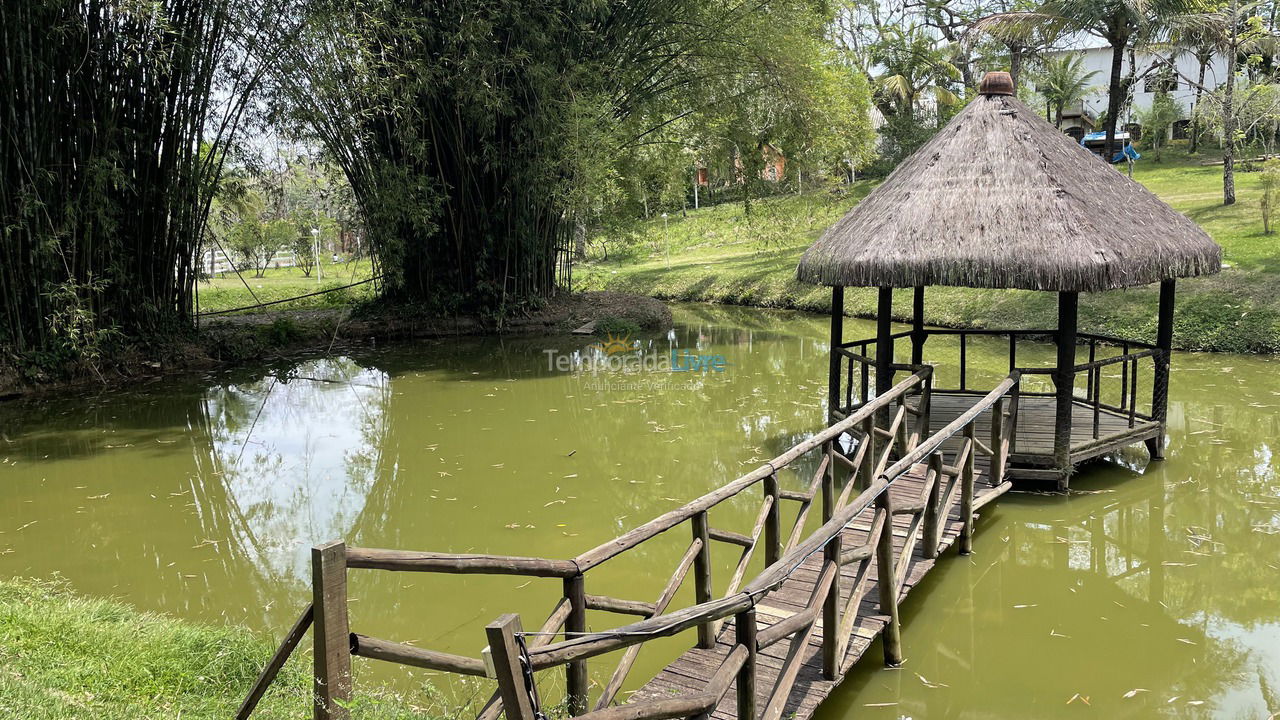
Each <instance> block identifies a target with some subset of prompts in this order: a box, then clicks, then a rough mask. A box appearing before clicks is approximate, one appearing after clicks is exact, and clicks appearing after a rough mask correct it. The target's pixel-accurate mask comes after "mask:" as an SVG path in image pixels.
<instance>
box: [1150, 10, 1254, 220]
mask: <svg viewBox="0 0 1280 720" xmlns="http://www.w3.org/2000/svg"><path fill="white" fill-rule="evenodd" d="M1258 6H1259V4H1258V3H1253V2H1251V3H1243V4H1242V3H1241V2H1240V0H1229V1H1228V2H1225V3H1213V4H1212V6H1211V9H1210V10H1208V11H1204V12H1193V13H1184V14H1180V15H1176V16H1173V17H1172V18H1170V25H1171V26H1172V28H1173V30H1172V35H1173V36H1174V37H1175V38H1183V39H1184V41H1186V42H1193V43H1195V44H1196V45H1197V46H1201V47H1204V48H1206V49H1207V48H1213V49H1214V50H1215V51H1217V52H1221V53H1222V54H1223V55H1225V56H1226V58H1227V77H1226V82H1224V83H1223V85H1222V91H1221V93H1215V94H1214V97H1215V98H1216V99H1217V100H1218V104H1219V107H1218V112H1219V113H1220V118H1221V128H1222V204H1223V205H1232V204H1234V203H1235V201H1236V176H1235V151H1236V145H1237V144H1238V143H1239V141H1240V139H1241V135H1240V133H1239V132H1238V130H1239V127H1238V126H1239V120H1238V117H1237V107H1238V104H1237V102H1236V75H1237V74H1238V73H1239V71H1240V58H1241V57H1242V56H1247V55H1249V54H1250V53H1253V52H1256V51H1258V50H1260V49H1262V48H1264V47H1268V46H1270V45H1272V44H1274V42H1275V40H1276V36H1275V35H1274V33H1273V32H1272V31H1271V30H1270V29H1268V28H1267V27H1266V26H1265V25H1264V24H1263V22H1262V18H1261V17H1259V16H1258V15H1256V13H1255V11H1256V10H1257V9H1258ZM1197 87H1198V88H1199V89H1201V90H1203V89H1204V83H1203V82H1200V83H1198V84H1197ZM1198 105H1199V104H1198V103H1197V110H1198V109H1199V107H1198Z"/></svg>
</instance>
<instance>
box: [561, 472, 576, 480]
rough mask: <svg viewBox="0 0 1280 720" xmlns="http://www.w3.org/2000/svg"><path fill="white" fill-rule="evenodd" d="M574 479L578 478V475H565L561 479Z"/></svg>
mask: <svg viewBox="0 0 1280 720" xmlns="http://www.w3.org/2000/svg"><path fill="white" fill-rule="evenodd" d="M576 477H578V473H571V474H569V475H565V476H564V478H563V479H564V480H569V479H570V478H576Z"/></svg>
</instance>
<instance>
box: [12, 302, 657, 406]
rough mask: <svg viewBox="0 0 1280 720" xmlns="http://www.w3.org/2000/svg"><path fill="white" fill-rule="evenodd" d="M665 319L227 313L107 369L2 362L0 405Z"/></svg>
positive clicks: (629, 306) (635, 309)
mask: <svg viewBox="0 0 1280 720" xmlns="http://www.w3.org/2000/svg"><path fill="white" fill-rule="evenodd" d="M670 322H671V311H670V309H669V308H668V307H667V306H666V304H665V303H663V302H662V301H661V300H657V299H654V298H651V297H646V296H638V295H634V294H631V293H619V292H612V291H604V292H573V293H566V294H562V295H559V296H556V297H553V298H550V299H549V300H547V302H546V304H545V305H544V306H543V307H541V308H539V309H537V310H531V311H528V312H524V313H521V314H520V315H517V316H513V317H509V318H506V319H505V320H504V322H503V323H502V324H501V325H500V326H496V325H494V324H493V323H492V322H491V321H486V320H485V319H483V318H481V317H479V316H474V315H466V316H453V317H439V316H429V315H426V314H424V313H418V312H414V311H413V310H412V309H406V308H402V307H391V306H379V307H375V308H374V309H372V310H370V311H367V312H366V311H357V310H355V309H353V308H349V307H348V308H324V309H305V310H279V311H275V312H264V313H252V314H243V315H226V316H222V317H219V318H217V319H215V320H206V321H205V322H203V323H201V326H200V327H198V328H194V327H193V328H192V330H191V333H190V334H189V335H187V336H185V337H178V338H170V339H166V340H164V341H162V342H158V343H156V344H155V345H154V347H153V348H151V349H150V350H148V349H145V348H128V349H127V350H126V351H125V352H123V353H122V354H121V355H120V356H119V357H117V358H115V359H114V360H113V361H112V362H111V363H110V364H109V365H108V366H107V367H105V368H100V369H89V368H81V369H80V370H79V371H78V372H76V373H74V374H71V375H69V376H67V377H62V378H47V379H39V378H37V379H35V380H34V381H33V380H31V379H26V378H23V377H22V374H21V373H20V371H19V370H18V369H17V368H16V367H14V366H13V365H6V364H4V363H3V361H0V402H5V401H15V400H24V399H31V398H36V397H43V396H47V395H56V394H60V393H66V392H75V391H78V390H84V389H86V388H92V389H95V390H103V389H110V388H114V387H121V386H127V385H136V384H140V383H145V382H154V381H156V380H159V379H161V378H164V377H169V376H175V375H181V374H183V373H189V372H197V371H202V370H210V369H215V368H216V369H229V368H234V367H236V366H239V365H246V364H249V363H252V362H256V361H260V360H263V359H265V358H269V357H281V358H283V357H289V356H294V355H302V354H307V353H314V352H331V351H333V350H335V349H338V348H345V347H352V346H354V345H362V344H365V343H372V342H408V341H413V340H423V339H432V338H447V337H478V336H487V335H493V336H519V335H532V334H538V333H546V334H568V333H570V332H572V331H573V330H575V329H577V328H579V327H581V326H582V325H585V324H587V323H600V324H601V325H602V326H604V325H608V324H610V323H614V324H620V325H621V326H634V327H636V328H641V329H652V328H655V327H658V326H665V325H668V324H669V323H670ZM602 329H603V328H602Z"/></svg>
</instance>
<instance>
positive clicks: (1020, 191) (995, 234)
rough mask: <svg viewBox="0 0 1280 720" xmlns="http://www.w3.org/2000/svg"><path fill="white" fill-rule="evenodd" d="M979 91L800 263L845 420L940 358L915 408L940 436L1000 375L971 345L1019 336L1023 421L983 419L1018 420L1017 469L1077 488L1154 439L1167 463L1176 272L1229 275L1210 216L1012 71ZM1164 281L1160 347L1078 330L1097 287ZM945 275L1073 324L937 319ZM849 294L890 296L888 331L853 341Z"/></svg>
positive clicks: (1011, 361) (983, 424)
mask: <svg viewBox="0 0 1280 720" xmlns="http://www.w3.org/2000/svg"><path fill="white" fill-rule="evenodd" d="M979 92H980V96H979V97H977V98H975V99H974V100H973V102H971V103H970V104H969V106H968V107H966V108H965V109H964V110H962V111H961V112H960V113H959V114H958V115H957V116H956V117H955V118H954V119H953V120H952V121H951V122H950V123H949V124H948V125H947V127H945V128H944V129H943V130H942V131H940V132H939V133H938V135H937V136H935V138H934V139H933V140H931V141H930V142H929V143H927V144H926V145H925V146H924V147H922V148H921V149H920V150H918V151H916V152H915V153H914V154H913V155H911V156H910V157H909V158H907V159H906V160H905V161H903V163H902V164H901V165H899V166H898V168H897V169H896V170H895V171H894V172H893V174H891V175H890V176H889V177H888V178H887V179H886V180H885V182H884V183H882V184H881V185H880V186H879V187H878V188H876V189H875V190H874V191H873V192H872V193H871V194H869V195H868V196H867V197H866V199H864V200H863V201H862V202H861V203H859V204H858V206H857V207H855V208H854V209H853V210H852V211H850V212H849V214H848V215H846V216H845V217H844V218H843V219H842V220H841V221H840V222H838V223H836V224H835V225H834V226H832V227H831V228H830V229H828V230H827V232H826V233H825V234H823V236H822V237H821V238H820V239H819V240H818V241H817V242H816V243H815V244H814V245H813V246H812V247H811V248H809V249H808V250H807V251H806V252H805V254H804V257H803V258H802V259H801V261H800V266H799V269H798V273H797V274H798V277H799V278H800V279H801V280H804V281H808V282H813V283H817V284H822V285H829V286H830V287H831V288H832V304H831V307H832V313H831V347H832V350H831V366H830V377H829V387H830V390H829V408H830V416H831V419H832V420H833V421H834V420H838V419H840V418H843V417H847V416H848V415H849V414H850V413H852V412H853V411H855V410H856V409H857V408H859V407H861V406H862V405H863V404H864V403H866V402H867V401H869V400H871V399H873V398H874V397H876V395H877V394H878V393H884V392H886V391H887V390H888V389H889V388H891V387H892V386H893V383H894V376H895V374H897V373H902V372H914V371H916V370H918V369H920V368H921V367H923V366H925V361H926V357H927V358H928V360H929V361H930V363H929V365H928V366H929V367H930V368H932V376H931V382H930V387H929V388H928V392H923V391H922V392H921V394H920V395H919V397H918V398H916V399H915V401H914V402H913V403H912V404H910V405H909V406H908V407H907V408H906V412H908V413H911V414H916V415H918V414H920V413H928V416H929V421H930V428H931V431H936V430H938V429H939V428H942V427H944V426H945V425H947V424H948V423H949V422H951V421H953V420H955V419H956V418H958V417H960V416H962V415H963V414H964V413H965V412H966V411H967V410H969V408H971V407H972V406H973V405H974V404H975V403H976V402H977V401H978V399H980V398H981V397H982V396H984V395H985V394H986V392H987V391H988V390H989V389H990V388H991V387H993V386H994V385H995V382H996V380H995V376H993V375H992V374H991V373H990V372H986V373H984V372H983V370H984V369H983V368H977V367H974V366H973V365H972V363H971V362H970V359H971V353H970V352H969V351H970V349H971V346H974V345H977V344H982V345H989V344H990V343H993V342H998V343H1001V344H1002V345H1003V344H1007V352H1008V363H1007V366H1006V367H1004V368H1002V370H1003V371H1004V372H1007V373H1009V374H1016V375H1017V377H1018V378H1020V384H1019V397H1018V402H1017V403H1016V417H1009V418H992V417H980V418H979V420H978V423H979V428H978V434H979V436H980V437H993V436H992V435H986V434H985V433H987V432H989V431H990V429H991V425H992V423H993V422H996V423H1002V422H1006V421H1007V422H1016V423H1017V425H1016V432H1015V433H1014V440H1013V447H1012V448H1011V453H1010V461H1009V467H1008V468H1007V469H1006V472H1005V474H1004V477H1006V478H1008V479H1012V480H1019V479H1021V480H1039V481H1050V482H1053V483H1056V484H1057V486H1058V488H1059V489H1066V487H1067V484H1068V480H1069V478H1070V476H1071V473H1072V471H1073V469H1074V468H1075V467H1076V466H1078V465H1079V464H1080V463H1082V462H1085V461H1087V460H1090V459H1093V458H1098V457H1101V456H1103V455H1106V454H1108V453H1112V452H1114V451H1116V450H1118V449H1120V448H1123V447H1125V446H1128V445H1132V444H1136V443H1139V442H1143V443H1145V444H1146V446H1147V448H1148V450H1149V451H1150V454H1151V456H1152V457H1153V458H1156V459H1159V458H1161V457H1163V452H1164V435H1165V421H1166V417H1167V405H1168V388H1169V360H1170V350H1171V348H1172V344H1173V320H1174V288H1175V282H1176V279H1177V278H1181V277H1191V276H1196V275H1205V274H1212V273H1215V272H1217V271H1218V270H1219V268H1220V266H1221V257H1222V250H1221V248H1220V247H1218V245H1217V244H1216V243H1214V242H1213V240H1212V239H1210V238H1209V236H1208V235H1206V234H1205V232H1204V231H1203V230H1202V229H1200V227H1199V226H1197V225H1196V224H1195V223H1194V222H1192V221H1191V220H1189V219H1188V218H1186V217H1185V216H1183V215H1181V214H1179V213H1178V212H1176V211H1174V210H1173V209H1172V208H1170V207H1169V206H1168V205H1166V204H1165V203H1164V202H1163V201H1161V200H1160V199H1159V198H1157V197H1156V196H1155V195H1154V194H1152V193H1151V192H1150V191H1148V190H1147V189H1146V188H1144V187H1143V186H1141V185H1139V184H1137V183H1135V182H1133V181H1132V180H1129V179H1128V178H1126V177H1124V176H1123V175H1122V174H1121V173H1119V172H1117V171H1116V170H1115V169H1114V168H1112V167H1111V166H1109V165H1107V164H1106V163H1104V162H1101V161H1100V160H1098V158H1096V157H1094V156H1093V155H1092V154H1091V153H1089V152H1088V151H1087V150H1085V149H1083V148H1081V147H1080V146H1079V145H1078V144H1077V143H1075V142H1074V141H1073V140H1072V139H1071V138H1070V137H1068V136H1066V135H1064V134H1062V133H1060V132H1058V131H1057V130H1056V129H1055V128H1054V127H1053V126H1052V125H1050V124H1048V123H1046V122H1044V121H1043V120H1041V119H1040V118H1038V117H1036V116H1035V115H1034V113H1029V112H1027V108H1026V106H1024V105H1021V104H1020V103H1018V102H1016V101H1015V100H1012V95H1013V94H1014V92H1013V84H1012V81H1011V80H1010V78H1009V76H1008V74H1007V73H999V72H993V73H988V74H987V75H986V77H984V78H983V81H982V86H981V89H980V91H979ZM1156 283H1158V284H1159V288H1160V291H1159V306H1158V311H1157V318H1156V333H1155V341H1154V342H1144V341H1140V340H1137V339H1133V338H1119V337H1110V336H1106V335H1099V334H1096V333H1088V332H1080V331H1079V329H1078V327H1077V323H1078V308H1079V296H1080V293H1088V292H1101V291H1107V290H1117V289H1122V288H1132V287H1138V286H1143V285H1151V284H1156ZM934 285H943V286H962V287H975V288H1008V289H1021V290H1035V291H1041V292H1053V293H1056V295H1057V306H1058V313H1057V315H1058V320H1057V327H1054V328H1028V329H983V330H976V329H936V328H927V327H925V326H924V322H923V317H924V310H925V301H926V297H925V288H927V287H929V286H934ZM845 287H875V288H878V292H879V294H878V305H877V313H876V317H877V332H876V336H875V337H873V338H863V339H856V340H846V339H845V337H844V330H843V317H844V312H843V309H844V288H845ZM895 288H903V289H905V288H910V289H911V294H912V303H911V312H910V314H909V315H905V319H906V320H907V321H908V322H909V323H910V328H909V329H907V330H902V331H898V332H895V331H894V328H893V326H892V324H891V320H892V318H893V316H894V313H893V291H894V289H895ZM1044 339H1048V340H1050V341H1052V342H1053V343H1054V345H1056V354H1055V356H1054V357H1052V358H1045V357H1043V353H1041V355H1040V357H1037V353H1036V351H1037V349H1038V348H1040V347H1042V345H1041V344H1040V343H1039V342H1036V343H1035V344H1030V345H1029V344H1028V342H1027V341H1030V340H1036V341H1039V340H1044ZM940 345H945V348H940V347H939V346H940ZM939 349H944V350H946V351H947V352H946V353H945V354H946V355H949V356H950V357H948V358H946V359H945V360H946V361H945V362H937V360H938V355H939V353H938V352H937V351H938V350H939ZM984 354H985V355H987V356H988V357H989V352H988V353H984ZM1044 361H1048V362H1044ZM985 370H989V368H986V369H985ZM984 374H985V375H986V377H985V378H984V377H982V376H983V375H984ZM984 386H985V387H984ZM988 415H989V413H988ZM895 421H897V422H898V424H899V425H901V424H904V421H903V420H898V419H897V418H894V417H890V416H887V415H886V416H884V417H882V418H881V419H880V421H879V422H878V424H879V425H880V427H879V428H878V429H876V430H874V432H875V433H876V434H879V435H884V434H885V433H890V434H891V433H895V432H898V431H899V429H900V428H898V427H896V426H895V425H894V423H895ZM997 434H998V433H997ZM993 442H994V441H993ZM999 481H1000V479H999V478H993V482H999Z"/></svg>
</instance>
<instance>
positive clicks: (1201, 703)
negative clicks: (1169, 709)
mask: <svg viewBox="0 0 1280 720" xmlns="http://www.w3.org/2000/svg"><path fill="white" fill-rule="evenodd" d="M1187 704H1188V705H1203V704H1204V701H1203V700H1188V701H1187Z"/></svg>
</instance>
